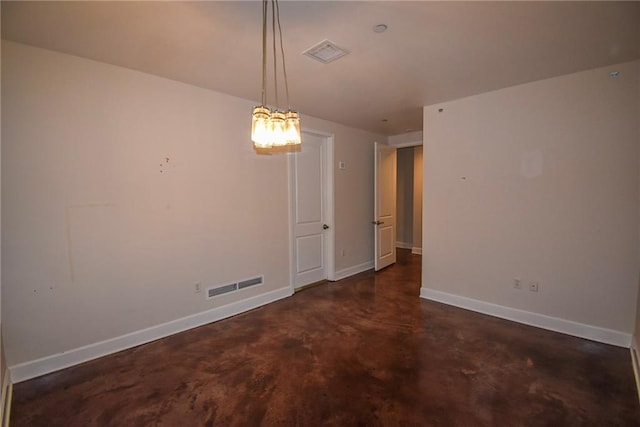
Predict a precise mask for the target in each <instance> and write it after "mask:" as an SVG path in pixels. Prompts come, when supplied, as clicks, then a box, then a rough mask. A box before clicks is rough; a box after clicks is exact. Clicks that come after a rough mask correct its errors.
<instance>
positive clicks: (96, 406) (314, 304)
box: [11, 251, 640, 427]
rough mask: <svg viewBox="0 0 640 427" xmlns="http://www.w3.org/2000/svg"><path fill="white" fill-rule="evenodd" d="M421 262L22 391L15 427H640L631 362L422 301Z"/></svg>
mask: <svg viewBox="0 0 640 427" xmlns="http://www.w3.org/2000/svg"><path fill="white" fill-rule="evenodd" d="M419 287H420V257H419V256H416V255H411V254H410V253H408V251H400V252H399V260H398V263H397V264H396V265H394V266H392V267H390V268H387V269H386V270H383V271H382V272H379V273H378V274H374V273H372V272H366V273H362V274H359V275H356V276H353V277H351V278H348V279H345V280H342V281H340V282H335V283H329V284H323V285H321V286H317V287H314V288H310V289H307V290H305V291H303V292H300V293H298V294H296V295H294V296H293V297H291V298H288V299H286V300H282V301H279V302H276V303H273V304H270V305H268V306H265V307H262V308H259V309H257V310H253V311H251V312H248V313H245V314H242V315H239V316H236V317H233V318H231V319H227V320H224V321H220V322H217V323H213V324H209V325H206V326H203V327H200V328H197V329H194V330H190V331H187V332H183V333H180V334H177V335H173V336H171V337H168V338H165V339H162V340H159V341H156V342H153V343H150V344H146V345H143V346H139V347H136V348H134V349H130V350H126V351H123V352H120V353H117V354H114V355H111V356H108V357H104V358H101V359H99V360H95V361H92V362H88V363H85V364H83V365H80V366H76V367H73V368H69V369H65V370H63V371H60V372H56V373H53V374H49V375H46V376H43V377H40V378H36V379H33V380H30V381H26V382H23V383H20V384H16V385H15V387H14V396H13V407H12V412H11V425H12V426H14V427H20V426H213V425H215V426H227V425H233V426H258V425H264V426H272V425H274V426H319V425H330V426H609V425H612V426H613V425H615V426H636V425H640V405H639V404H638V396H637V394H636V389H635V384H634V378H633V372H632V367H631V360H630V354H629V350H628V349H623V348H617V347H612V346H609V345H604V344H599V343H595V342H592V341H587V340H583V339H579V338H574V337H570V336H566V335H562V334H558V333H554V332H549V331H544V330H541V329H537V328H533V327H528V326H525V325H520V324H517V323H512V322H508V321H505V320H501V319H497V318H493V317H489V316H484V315H481V314H477V313H473V312H470V311H466V310H462V309H458V308H454V307H450V306H446V305H443V304H438V303H434V302H430V301H425V300H422V299H420V298H418V293H419Z"/></svg>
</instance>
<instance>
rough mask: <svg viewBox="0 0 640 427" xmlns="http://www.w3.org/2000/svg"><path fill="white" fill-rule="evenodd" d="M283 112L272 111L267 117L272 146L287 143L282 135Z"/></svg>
mask: <svg viewBox="0 0 640 427" xmlns="http://www.w3.org/2000/svg"><path fill="white" fill-rule="evenodd" d="M284 123H285V120H284V113H281V112H280V111H274V112H272V113H271V118H270V119H269V130H270V131H271V143H272V145H273V146H274V147H280V146H283V145H287V141H286V140H285V135H284Z"/></svg>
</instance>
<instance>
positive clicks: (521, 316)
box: [420, 287, 631, 348]
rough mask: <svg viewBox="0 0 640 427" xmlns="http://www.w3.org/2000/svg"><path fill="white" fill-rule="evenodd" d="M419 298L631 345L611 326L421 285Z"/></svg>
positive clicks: (628, 340) (620, 345) (610, 342)
mask: <svg viewBox="0 0 640 427" xmlns="http://www.w3.org/2000/svg"><path fill="white" fill-rule="evenodd" d="M420 297H421V298H425V299H429V300H432V301H438V302H442V303H444V304H448V305H453V306H456V307H460V308H464V309H467V310H471V311H476V312H478V313H483V314H488V315H490V316H495V317H500V318H502V319H507V320H512V321H514V322H518V323H524V324H525V325H531V326H536V327H538V328H542V329H548V330H550V331H555V332H561V333H563V334H567V335H572V336H575V337H580V338H586V339H588V340H592V341H598V342H601V343H605V344H611V345H615V346H618V347H625V348H629V347H630V346H631V334H626V333H624V332H619V331H614V330H612V329H606V328H600V327H598V326H591V325H586V324H584V323H577V322H572V321H570V320H565V319H560V318H558V317H551V316H546V315H544V314H538V313H534V312H531V311H524V310H518V309H515V308H511V307H506V306H502V305H498V304H492V303H489V302H485V301H480V300H475V299H472V298H466V297H462V296H459V295H453V294H449V293H446V292H441V291H436V290H433V289H428V288H424V287H423V288H420Z"/></svg>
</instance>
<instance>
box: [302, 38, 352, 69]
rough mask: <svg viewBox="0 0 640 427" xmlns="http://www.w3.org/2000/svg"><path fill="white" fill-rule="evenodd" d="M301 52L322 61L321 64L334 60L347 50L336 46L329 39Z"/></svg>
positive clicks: (343, 54)
mask: <svg viewBox="0 0 640 427" xmlns="http://www.w3.org/2000/svg"><path fill="white" fill-rule="evenodd" d="M302 53H303V54H304V55H307V56H308V57H310V58H313V59H315V60H316V61H320V62H322V63H323V64H328V63H329V62H331V61H335V60H336V59H338V58H341V57H343V56H345V55H346V54H347V53H349V51H348V50H346V49H343V48H341V47H339V46H337V45H336V44H335V43H333V42H331V41H329V40H323V41H321V42H320V43H318V44H317V45H315V46H311V47H310V48H309V49H307V50H305V51H304V52H302Z"/></svg>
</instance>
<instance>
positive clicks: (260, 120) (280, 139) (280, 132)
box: [251, 0, 301, 149]
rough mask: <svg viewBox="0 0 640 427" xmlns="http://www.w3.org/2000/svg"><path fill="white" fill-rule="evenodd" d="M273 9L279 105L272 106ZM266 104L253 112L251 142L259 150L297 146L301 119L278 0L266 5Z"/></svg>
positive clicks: (275, 77)
mask: <svg viewBox="0 0 640 427" xmlns="http://www.w3.org/2000/svg"><path fill="white" fill-rule="evenodd" d="M269 4H270V5H271V40H272V47H273V89H274V91H273V93H274V101H275V104H273V105H272V108H269V106H268V100H267V14H268V12H269ZM276 25H277V27H278V40H279V44H280V56H281V57H282V76H283V79H284V87H285V94H286V101H287V111H281V110H279V107H280V104H279V102H278V60H277V55H276ZM261 102H262V104H261V105H259V106H257V107H254V108H253V113H252V114H251V140H252V141H253V146H254V147H255V148H256V149H269V148H274V147H285V148H286V147H287V146H297V145H299V144H300V143H301V139H300V117H299V116H298V113H297V112H296V111H292V110H291V108H290V106H289V83H288V81H287V68H286V65H285V60H284V46H283V44H282V26H281V25H280V8H279V5H278V0H263V1H262V100H261Z"/></svg>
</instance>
